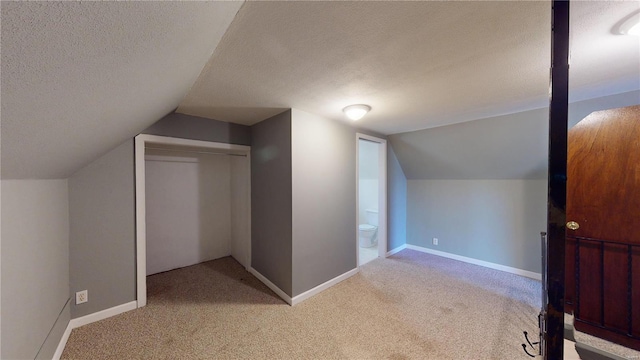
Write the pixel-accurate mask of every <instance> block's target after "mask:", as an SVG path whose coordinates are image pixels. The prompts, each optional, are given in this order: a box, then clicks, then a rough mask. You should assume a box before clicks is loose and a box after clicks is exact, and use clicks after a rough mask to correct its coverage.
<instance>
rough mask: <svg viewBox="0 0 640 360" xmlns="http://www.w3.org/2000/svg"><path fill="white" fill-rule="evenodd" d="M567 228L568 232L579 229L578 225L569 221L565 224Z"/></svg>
mask: <svg viewBox="0 0 640 360" xmlns="http://www.w3.org/2000/svg"><path fill="white" fill-rule="evenodd" d="M567 228H569V230H578V229H579V228H580V224H578V223H577V222H575V221H569V222H568V223H567Z"/></svg>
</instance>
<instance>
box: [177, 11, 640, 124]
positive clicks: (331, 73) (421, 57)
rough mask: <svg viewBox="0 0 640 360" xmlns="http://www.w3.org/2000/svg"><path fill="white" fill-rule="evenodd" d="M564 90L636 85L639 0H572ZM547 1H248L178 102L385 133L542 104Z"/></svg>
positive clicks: (216, 113) (225, 113) (218, 112)
mask: <svg viewBox="0 0 640 360" xmlns="http://www.w3.org/2000/svg"><path fill="white" fill-rule="evenodd" d="M571 6H572V13H571V15H572V22H571V30H572V55H573V58H572V64H571V65H572V73H571V84H572V92H571V94H572V98H573V99H574V100H580V99H584V98H589V97H594V96H603V95H608V94H611V93H619V92H624V91H629V90H634V89H638V88H640V84H639V81H640V80H639V76H640V68H639V60H640V56H639V53H640V51H639V50H640V43H639V42H638V38H636V37H630V36H620V35H613V34H612V32H611V30H612V28H613V27H614V25H615V24H616V23H617V22H619V21H620V20H621V19H622V18H624V17H625V16H627V15H629V14H630V13H632V12H633V11H635V10H637V9H640V2H637V1H633V2H573V3H572V5H571ZM550 14H551V4H550V3H549V2H541V1H537V2H514V1H507V2H483V1H480V2H339V3H336V2H295V3H290V2H278V3H271V2H268V3H265V2H250V3H247V4H245V6H244V7H243V8H242V10H241V11H240V13H239V14H238V16H237V17H236V19H235V20H234V22H233V24H232V25H231V27H230V28H229V30H228V31H227V34H226V35H225V37H224V39H223V40H222V42H221V43H220V45H219V46H218V48H217V49H216V51H215V53H214V55H213V57H212V58H211V59H210V60H209V63H208V64H207V67H206V68H205V71H203V74H202V75H201V76H200V77H199V78H198V81H197V82H196V84H195V85H194V86H193V88H192V89H191V91H190V92H189V94H188V95H187V97H186V98H185V99H184V101H183V102H182V103H181V104H180V106H179V108H178V110H177V111H178V112H181V113H185V114H190V115H197V116H203V117H208V118H214V119H220V120H225V121H231V122H237V123H240V124H246V125H251V124H253V123H256V122H258V121H260V120H263V119H264V118H267V117H269V116H272V115H274V114H275V113H277V112H279V111H282V109H284V108H290V107H294V108H299V109H302V110H305V111H308V112H312V113H316V114H319V115H322V116H324V117H327V118H332V119H336V120H342V121H346V119H345V117H344V115H343V114H342V112H341V109H342V108H343V107H345V106H346V105H349V104H354V103H365V104H369V105H371V106H372V108H373V110H372V111H371V112H370V113H369V114H368V115H367V116H366V117H365V118H364V119H362V120H360V121H359V123H358V125H359V126H361V127H363V128H367V129H370V130H374V131H377V132H380V133H383V134H393V133H400V132H406V131H411V130H417V129H424V128H430V127H435V126H441V125H446V124H451V123H457V122H462V121H468V120H474V119H479V118H484V117H488V116H495V115H499V114H506V113H513V112H517V111H523V110H528V109H533V108H540V107H544V106H546V104H548V87H549V66H550V56H551V55H550V37H551V35H550V30H549V29H550V21H551V20H550V18H551V15H550Z"/></svg>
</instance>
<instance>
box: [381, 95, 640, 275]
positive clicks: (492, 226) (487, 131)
mask: <svg viewBox="0 0 640 360" xmlns="http://www.w3.org/2000/svg"><path fill="white" fill-rule="evenodd" d="M635 104H640V91H633V92H627V93H622V94H617V95H612V96H607V97H603V98H597V99H591V100H585V101H580V102H576V103H572V104H570V106H569V125H570V126H573V125H574V124H576V123H578V122H579V121H580V120H581V119H582V118H583V117H584V116H586V115H588V114H589V113H591V112H592V111H596V110H603V109H608V108H615V107H622V106H629V105H635ZM389 138H390V142H391V143H392V146H393V148H394V150H396V155H397V156H398V160H399V162H400V165H401V167H402V169H403V170H404V172H405V174H406V175H407V179H408V180H409V181H408V184H409V185H408V189H407V243H408V244H412V245H418V246H424V247H428V248H433V249H437V250H440V251H444V252H450V253H453V254H457V255H462V256H467V257H471V258H476V259H480V260H484V261H489V262H495V263H498V264H502V265H506V266H511V267H515V268H520V269H525V270H529V271H535V272H539V271H540V264H539V261H540V249H539V232H540V231H544V230H545V229H546V198H547V188H546V177H547V143H548V109H546V108H544V109H536V110H531V111H525V112H521V113H516V114H510V115H504V116H496V117H493V118H488V119H481V120H476V121H471V122H467V123H461V124H454V125H450V126H444V127H440V128H434V129H427V130H420V131H414V132H410V133H403V134H396V135H391V136H390V137H389ZM514 224H516V225H517V226H514ZM433 237H438V238H439V240H440V245H438V246H433V245H431V239H432V238H433Z"/></svg>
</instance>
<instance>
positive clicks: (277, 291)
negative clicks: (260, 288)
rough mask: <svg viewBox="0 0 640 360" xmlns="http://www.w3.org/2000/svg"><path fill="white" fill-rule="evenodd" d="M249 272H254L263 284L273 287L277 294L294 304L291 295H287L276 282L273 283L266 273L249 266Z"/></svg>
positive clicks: (288, 302)
mask: <svg viewBox="0 0 640 360" xmlns="http://www.w3.org/2000/svg"><path fill="white" fill-rule="evenodd" d="M249 272H250V273H251V274H253V276H255V277H257V278H258V280H260V281H262V283H263V284H265V285H267V287H268V288H269V289H271V290H272V291H273V292H274V293H276V295H278V296H280V297H281V298H282V300H284V301H285V302H286V303H287V304H289V305H291V304H292V299H291V296H289V295H287V293H285V292H284V291H282V289H280V288H279V287H278V286H276V284H274V283H272V282H271V281H270V280H269V279H267V278H266V277H265V276H264V275H262V274H260V272H258V270H256V269H254V268H249Z"/></svg>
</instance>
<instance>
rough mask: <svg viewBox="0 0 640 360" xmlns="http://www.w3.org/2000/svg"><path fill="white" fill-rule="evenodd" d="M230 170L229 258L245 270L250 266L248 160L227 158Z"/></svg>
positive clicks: (233, 157) (249, 175) (240, 157)
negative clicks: (231, 257)
mask: <svg viewBox="0 0 640 360" xmlns="http://www.w3.org/2000/svg"><path fill="white" fill-rule="evenodd" d="M229 161H230V169H231V174H230V175H231V256H233V258H234V259H236V260H237V261H238V262H239V263H240V264H242V265H243V266H244V267H245V268H249V267H250V266H251V252H250V251H251V249H250V248H251V226H250V216H249V215H250V211H249V210H250V209H249V201H250V199H249V197H250V195H251V191H250V186H249V185H250V178H251V173H250V171H249V164H248V161H249V159H248V158H247V157H246V156H231V157H229Z"/></svg>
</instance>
